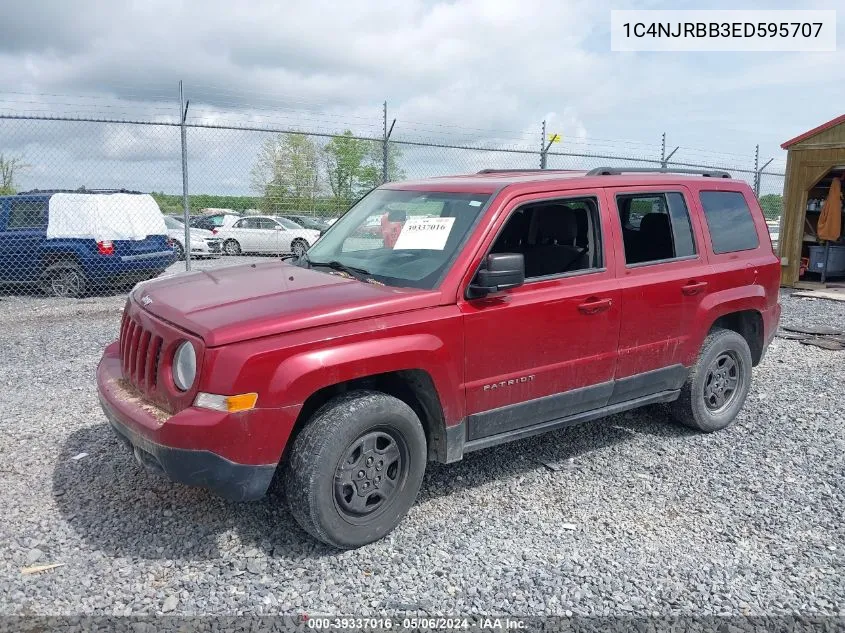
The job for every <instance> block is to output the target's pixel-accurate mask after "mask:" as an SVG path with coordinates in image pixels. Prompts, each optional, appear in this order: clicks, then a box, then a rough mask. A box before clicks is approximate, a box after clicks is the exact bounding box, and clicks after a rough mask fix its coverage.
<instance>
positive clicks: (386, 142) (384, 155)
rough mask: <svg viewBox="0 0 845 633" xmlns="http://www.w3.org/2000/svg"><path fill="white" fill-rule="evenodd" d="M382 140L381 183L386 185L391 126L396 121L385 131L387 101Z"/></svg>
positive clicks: (394, 123) (394, 120)
mask: <svg viewBox="0 0 845 633" xmlns="http://www.w3.org/2000/svg"><path fill="white" fill-rule="evenodd" d="M383 119H384V140H383V141H382V147H381V182H382V184H384V183H386V182H387V181H388V180H389V176H390V174H389V173H388V165H389V162H390V161H389V157H390V153H389V150H390V135H391V134H393V126H394V125H396V119H393V123H391V124H390V129H389V130H388V129H387V101H385V102H384V114H383Z"/></svg>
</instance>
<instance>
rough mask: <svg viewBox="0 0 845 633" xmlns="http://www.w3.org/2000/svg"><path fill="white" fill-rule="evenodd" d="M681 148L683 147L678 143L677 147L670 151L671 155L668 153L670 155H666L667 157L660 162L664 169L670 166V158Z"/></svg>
mask: <svg viewBox="0 0 845 633" xmlns="http://www.w3.org/2000/svg"><path fill="white" fill-rule="evenodd" d="M679 149H681V146H680V145H678V146H677V147H676V148H675V149H673V150H672V151H671V152H669V155H668V156H666V157H665V158H664V159H663V162H661V163H660V166H661V167H662V168H663V169H666V168H667V167H668V166H669V159H670V158H672V157H673V156H674V155H675V152H677V151H678V150H679Z"/></svg>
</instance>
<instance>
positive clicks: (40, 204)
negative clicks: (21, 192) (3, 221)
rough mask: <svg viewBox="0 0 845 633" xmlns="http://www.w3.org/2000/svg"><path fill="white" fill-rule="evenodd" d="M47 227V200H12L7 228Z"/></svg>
mask: <svg viewBox="0 0 845 633" xmlns="http://www.w3.org/2000/svg"><path fill="white" fill-rule="evenodd" d="M46 227H47V201H46V200H33V199H28V198H22V199H17V200H14V199H13V200H12V201H11V204H10V207H9V221H8V224H7V225H6V228H7V229H9V230H13V229H43V228H46Z"/></svg>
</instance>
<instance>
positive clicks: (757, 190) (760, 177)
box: [754, 158, 774, 198]
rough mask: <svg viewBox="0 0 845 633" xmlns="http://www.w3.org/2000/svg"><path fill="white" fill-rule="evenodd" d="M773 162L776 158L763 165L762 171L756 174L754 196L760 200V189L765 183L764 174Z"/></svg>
mask: <svg viewBox="0 0 845 633" xmlns="http://www.w3.org/2000/svg"><path fill="white" fill-rule="evenodd" d="M773 160H774V158H770V159H769V160H767V161H766V162H765V163H763V166H762V167H761V168H760V169H758V170H756V171H755V172H754V195H755V196H757V197H758V198H759V197H760V187H761V186H762V183H763V172H764V171H765V170H766V167H768V166H769V163H771V162H772V161H773ZM754 162H755V163H756V162H757V161H756V160H755V161H754Z"/></svg>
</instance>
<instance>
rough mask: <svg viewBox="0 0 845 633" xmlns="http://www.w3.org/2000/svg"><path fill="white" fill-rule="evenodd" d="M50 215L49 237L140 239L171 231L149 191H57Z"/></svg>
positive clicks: (51, 200)
mask: <svg viewBox="0 0 845 633" xmlns="http://www.w3.org/2000/svg"><path fill="white" fill-rule="evenodd" d="M48 218H49V219H48V220H47V239H56V238H77V239H78V238H82V239H94V240H96V241H98V242H104V241H108V240H112V241H114V240H136V241H137V240H143V239H146V238H147V237H148V236H150V235H167V227H166V226H165V224H164V216H163V215H162V213H161V209H159V208H158V204H156V201H155V200H154V199H153V197H152V196H151V195H149V194H132V193H103V194H100V193H56V194H53V195H52V196H51V197H50V205H49V215H48Z"/></svg>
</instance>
